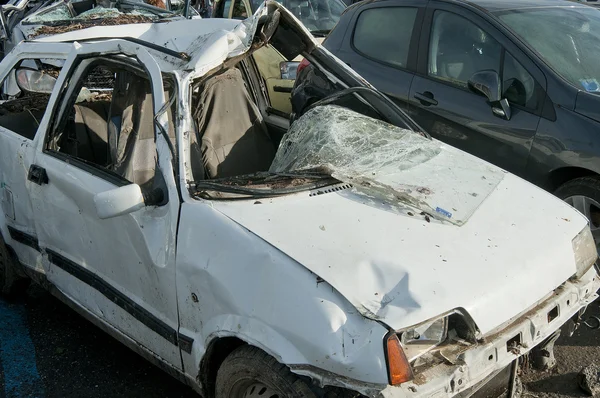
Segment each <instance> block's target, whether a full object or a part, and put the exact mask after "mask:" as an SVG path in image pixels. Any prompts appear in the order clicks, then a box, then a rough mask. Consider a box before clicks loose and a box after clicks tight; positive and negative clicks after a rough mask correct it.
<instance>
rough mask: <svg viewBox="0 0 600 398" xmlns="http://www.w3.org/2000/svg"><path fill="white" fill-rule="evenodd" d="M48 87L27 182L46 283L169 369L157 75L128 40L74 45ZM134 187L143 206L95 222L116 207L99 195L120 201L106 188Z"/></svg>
mask: <svg viewBox="0 0 600 398" xmlns="http://www.w3.org/2000/svg"><path fill="white" fill-rule="evenodd" d="M77 48H78V49H77ZM98 54H102V55H101V56H98ZM113 54H119V55H118V56H116V55H113ZM57 85H59V86H60V93H61V95H60V96H59V97H58V98H57V102H56V104H55V106H54V107H53V110H52V112H47V113H46V115H45V116H44V119H43V120H42V122H41V125H42V126H47V128H46V131H44V132H43V133H45V139H43V140H39V145H38V147H37V148H36V156H35V161H34V163H33V164H32V166H31V168H30V173H29V175H30V177H29V178H30V181H31V183H30V185H29V193H30V197H31V200H32V203H33V208H34V213H35V223H36V228H37V231H38V239H39V246H40V247H41V249H42V250H43V251H44V252H45V254H46V258H45V261H46V262H47V263H48V268H49V272H48V280H49V281H50V283H51V284H53V285H54V286H55V287H56V288H57V289H58V290H59V291H60V292H62V294H64V295H65V296H67V297H68V298H70V299H71V300H72V301H74V302H75V303H76V304H77V305H78V306H81V307H82V308H84V309H85V311H87V312H88V313H89V314H91V315H92V316H94V317H96V318H98V319H100V320H101V321H103V322H105V323H106V324H108V325H110V328H114V329H116V330H118V331H119V332H120V333H122V334H124V335H125V336H127V337H128V338H129V339H131V340H133V341H135V343H136V345H137V346H141V347H143V348H145V349H146V350H149V351H151V352H152V353H153V354H155V355H157V356H158V357H160V358H162V359H163V360H164V361H166V362H167V363H168V364H170V365H171V366H172V367H174V368H177V369H180V368H181V358H180V353H179V349H178V339H177V328H178V315H177V302H176V288H175V258H174V255H175V236H176V225H177V217H178V211H179V199H178V193H177V190H176V185H175V181H174V177H173V172H172V166H171V158H170V152H169V150H168V149H167V148H168V145H167V143H166V141H165V137H164V135H163V134H156V125H155V123H154V121H153V119H154V116H155V114H156V112H157V110H159V109H161V108H162V107H163V104H164V103H165V93H164V91H163V80H162V77H161V72H160V69H159V67H158V65H157V63H156V62H155V61H154V59H153V58H152V57H151V56H150V55H149V54H148V52H147V51H145V50H144V49H143V47H140V46H139V45H133V44H132V43H130V42H126V41H120V40H116V41H111V42H104V43H89V44H82V45H81V47H79V45H77V46H74V52H73V54H72V55H71V56H70V58H69V60H68V61H67V63H66V65H65V67H64V68H63V71H62V73H61V75H60V78H59V80H58V82H57ZM166 118H167V116H166V115H165V114H162V115H161V116H160V117H159V123H160V125H161V126H162V129H164V130H165V131H167V132H169V135H172V134H171V132H172V128H171V127H169V123H168V121H166ZM43 133H40V134H43ZM134 183H135V184H137V186H139V187H141V192H142V194H143V197H144V201H145V203H146V206H145V207H141V208H139V206H137V205H136V206H135V207H131V209H130V210H127V208H125V209H122V210H124V211H123V212H122V215H117V214H118V213H115V214H111V215H107V214H104V215H103V217H105V219H101V218H100V217H99V213H98V211H97V205H102V204H103V203H104V201H108V206H109V207H112V208H117V206H120V205H122V203H119V202H111V201H110V199H107V197H106V193H107V192H111V194H110V195H109V196H113V197H123V199H124V200H125V201H127V200H131V197H132V195H129V196H127V197H124V196H123V195H124V194H123V191H122V190H121V191H115V189H117V188H122V187H129V188H134V189H133V191H132V192H134V191H136V185H134ZM137 190H138V192H139V190H140V188H137ZM103 193H104V194H105V197H104V198H102V197H101V196H98V195H99V194H103ZM151 197H152V198H154V199H150V198H151ZM158 197H162V198H161V200H158V199H157V198H158ZM138 200H139V196H138ZM151 203H154V205H151ZM141 204H142V205H143V202H142V203H141ZM135 209H137V210H135ZM109 210H110V209H109ZM125 210H126V211H125Z"/></svg>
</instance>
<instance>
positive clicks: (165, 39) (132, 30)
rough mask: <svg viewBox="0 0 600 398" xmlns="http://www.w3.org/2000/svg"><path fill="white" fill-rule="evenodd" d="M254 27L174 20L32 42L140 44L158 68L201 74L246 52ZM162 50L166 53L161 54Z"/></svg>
mask: <svg viewBox="0 0 600 398" xmlns="http://www.w3.org/2000/svg"><path fill="white" fill-rule="evenodd" d="M254 30H255V25H254V26H253V18H252V19H248V20H246V21H236V20H230V19H176V20H171V21H167V22H162V23H143V24H130V25H119V26H95V27H91V28H87V29H82V30H75V31H72V32H67V33H61V34H57V35H53V36H47V37H42V38H37V39H35V40H32V41H33V42H47V43H62V42H98V41H105V40H111V39H125V40H132V41H136V42H138V43H140V42H144V44H143V45H144V46H145V47H146V48H147V50H148V52H149V53H150V54H152V55H153V56H154V58H155V59H156V61H157V62H158V64H159V66H160V67H161V69H162V70H163V71H165V72H170V71H175V70H179V71H191V70H194V71H195V74H198V75H202V74H204V73H206V72H208V71H209V70H211V69H213V68H215V67H217V66H219V65H220V64H221V63H222V62H223V61H225V60H226V59H227V58H230V57H233V56H236V55H239V54H242V53H244V52H245V51H247V50H248V48H249V46H250V44H251V40H252V36H253V32H254ZM165 50H166V51H165Z"/></svg>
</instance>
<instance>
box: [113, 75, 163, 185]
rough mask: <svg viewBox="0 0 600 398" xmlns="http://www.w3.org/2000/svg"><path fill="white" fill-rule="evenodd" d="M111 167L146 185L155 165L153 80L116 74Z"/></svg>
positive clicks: (126, 176)
mask: <svg viewBox="0 0 600 398" xmlns="http://www.w3.org/2000/svg"><path fill="white" fill-rule="evenodd" d="M108 141H109V148H110V158H111V166H110V168H111V169H112V170H113V171H115V172H116V173H117V174H119V175H121V176H123V177H124V178H125V179H127V180H129V181H131V182H133V183H135V184H138V185H145V184H148V183H150V182H151V181H152V179H153V178H154V174H155V168H156V143H155V140H154V107H153V104H152V92H151V89H150V82H149V81H148V80H146V79H143V78H141V77H138V76H136V75H133V74H130V73H123V74H122V75H120V76H118V77H117V81H116V83H115V89H114V91H113V98H112V103H111V109H110V114H109V120H108Z"/></svg>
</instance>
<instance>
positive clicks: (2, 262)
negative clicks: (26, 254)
mask: <svg viewBox="0 0 600 398" xmlns="http://www.w3.org/2000/svg"><path fill="white" fill-rule="evenodd" d="M28 284H29V280H28V279H25V278H21V277H19V276H18V275H17V274H16V272H15V265H14V261H13V259H12V257H11V255H10V252H9V251H8V248H7V247H6V244H5V243H4V240H3V239H2V236H0V294H2V295H4V296H9V297H12V296H15V295H17V294H19V293H21V292H24V291H25V289H26V288H27V285H28Z"/></svg>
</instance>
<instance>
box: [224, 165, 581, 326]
mask: <svg viewBox="0 0 600 398" xmlns="http://www.w3.org/2000/svg"><path fill="white" fill-rule="evenodd" d="M418 167H419V166H417V167H415V168H418ZM424 175H425V174H424ZM451 185H452V182H451V181H448V186H451ZM430 187H431V189H432V190H434V191H435V190H436V189H437V188H438V187H437V186H430ZM515 191H518V192H521V193H522V195H519V196H517V197H515V196H514V195H513V194H512V193H513V192H515ZM363 200H364V199H363V198H362V197H361V196H359V195H356V194H354V193H353V192H352V191H351V190H347V191H341V192H337V193H330V194H326V195H320V196H315V197H308V195H297V196H295V197H286V198H279V199H272V200H269V201H261V202H264V204H263V205H261V206H255V205H253V202H251V201H250V202H245V203H236V202H230V203H220V202H219V203H215V204H214V205H213V206H214V207H215V209H217V210H219V211H221V212H222V213H223V214H225V215H227V216H228V217H230V218H231V219H232V220H234V221H236V222H237V223H239V224H240V225H242V226H243V227H245V228H247V229H248V230H250V231H252V232H253V233H255V234H257V235H258V236H260V237H261V238H263V239H265V240H266V241H267V242H269V243H271V244H272V245H273V246H275V247H277V248H279V249H280V250H282V251H283V252H284V253H286V254H288V255H289V256H290V257H292V258H293V259H295V260H296V261H298V262H299V263H301V264H304V265H305V266H306V267H308V268H309V269H310V270H311V271H313V272H314V273H315V274H317V275H319V276H320V277H322V278H323V279H325V280H326V281H328V282H329V283H331V284H332V285H333V286H334V287H335V288H336V289H337V290H339V291H340V293H342V294H343V295H344V296H345V297H346V298H347V299H348V300H349V301H350V302H351V303H352V304H354V305H355V307H356V308H357V309H359V311H361V313H362V314H363V315H365V316H367V317H370V318H372V319H378V320H382V321H383V322H385V323H386V324H388V325H390V326H391V327H393V328H394V329H402V328H405V327H408V326H410V325H414V324H416V323H419V322H422V321H423V320H427V319H430V318H433V317H435V316H438V315H440V314H443V313H446V312H448V311H450V310H452V309H455V308H464V309H466V310H467V312H468V313H469V314H470V315H471V316H472V317H473V320H474V321H475V323H476V324H477V326H478V327H479V329H480V330H481V332H482V333H483V334H486V333H488V332H490V331H491V330H493V329H494V328H495V327H497V326H499V325H500V324H502V323H504V322H506V321H507V320H508V319H511V318H512V317H514V316H516V315H517V314H519V313H520V312H522V311H524V310H525V309H527V308H529V307H530V306H532V305H533V304H534V303H535V302H537V301H538V300H540V299H541V298H542V297H544V296H545V295H546V294H547V293H548V292H550V291H552V290H553V289H555V288H556V287H558V286H559V285H560V284H561V283H563V282H564V281H565V280H566V279H568V278H569V277H570V276H571V275H573V274H574V273H575V271H576V268H575V260H574V258H573V253H572V252H573V248H572V245H571V241H570V239H569V237H570V236H573V235H574V234H577V233H578V232H579V231H581V230H582V229H583V228H584V227H585V226H586V220H585V218H583V217H582V216H580V215H579V214H574V213H573V211H572V210H571V209H570V208H568V207H566V206H564V204H563V203H562V202H561V201H560V200H559V199H556V198H553V197H549V196H548V195H547V193H546V192H544V191H542V190H540V189H538V188H536V187H534V186H533V185H531V184H529V183H527V182H525V181H523V180H521V179H519V178H517V177H514V176H512V175H509V174H507V175H506V176H505V178H504V179H503V180H502V182H501V183H500V184H499V185H498V186H497V187H496V188H495V190H494V191H493V192H492V193H491V194H490V195H489V196H488V197H487V198H486V199H485V200H484V201H483V203H482V204H481V205H480V207H479V208H478V210H477V211H476V212H475V214H474V215H473V216H472V217H471V218H470V219H469V221H468V222H467V223H466V224H465V225H463V226H461V227H458V226H454V225H452V224H449V223H441V222H439V221H436V220H434V219H432V220H431V222H429V223H428V222H427V221H426V220H425V218H424V217H423V216H420V215H419V211H418V210H415V209H411V208H407V212H411V211H412V213H413V214H415V215H414V216H409V215H408V214H406V213H404V214H394V212H392V211H386V209H385V208H383V206H380V208H377V205H374V206H369V205H365V204H363V203H362V201H363ZM507 207H509V208H510V209H511V211H510V214H506V213H505V212H504V211H501V209H503V208H504V209H505V208H507ZM290 209H293V210H292V211H291V210H290ZM549 214H551V216H549ZM290 225H293V226H294V227H293V228H291V227H290ZM492 226H493V227H492ZM506 231H510V235H509V236H507V233H506ZM434 237H437V238H434ZM474 248H478V249H474ZM533 281H535V283H532V282H533ZM425 303H427V304H425ZM433 303H436V304H433Z"/></svg>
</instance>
